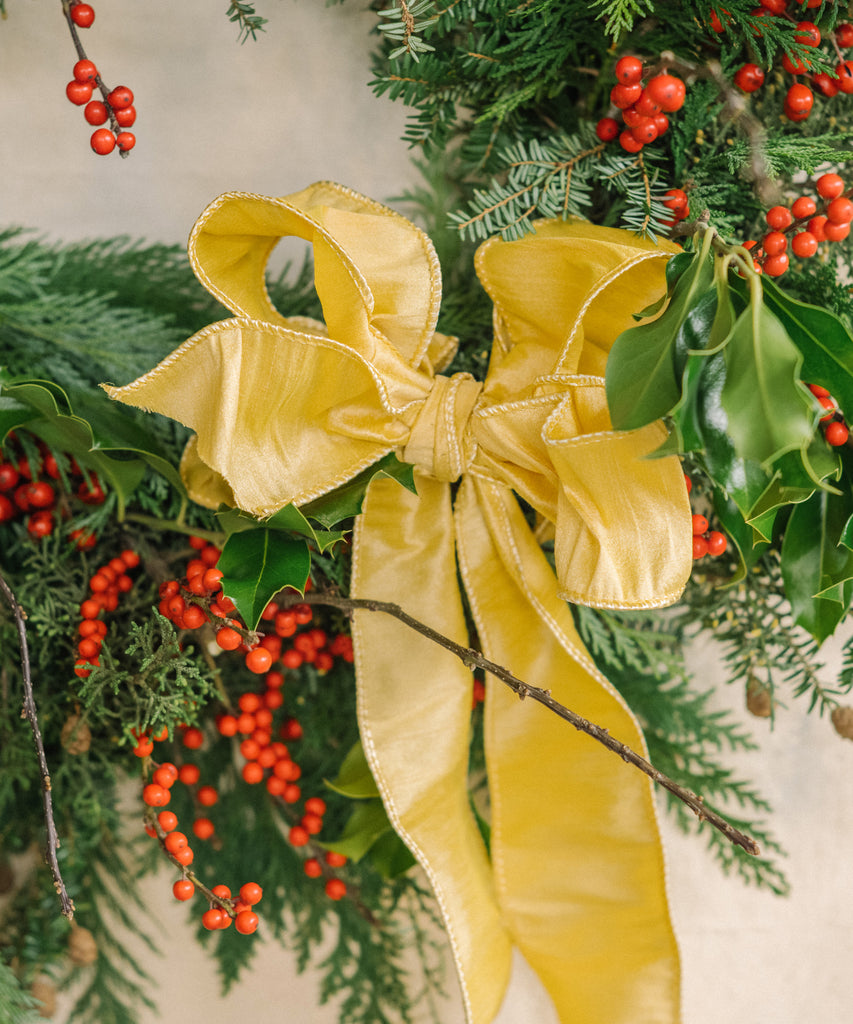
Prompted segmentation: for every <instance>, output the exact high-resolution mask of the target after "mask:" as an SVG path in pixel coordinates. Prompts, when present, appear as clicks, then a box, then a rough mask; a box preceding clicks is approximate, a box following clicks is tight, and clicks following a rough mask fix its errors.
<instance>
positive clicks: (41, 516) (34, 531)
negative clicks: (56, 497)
mask: <svg viewBox="0 0 853 1024" xmlns="http://www.w3.org/2000/svg"><path fill="white" fill-rule="evenodd" d="M27 530H28V532H29V534H30V536H32V537H38V538H41V537H49V536H50V535H51V534H52V533H53V513H51V512H34V513H33V514H32V515H31V516H30V517H29V519H27Z"/></svg>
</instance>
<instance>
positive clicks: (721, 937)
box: [0, 0, 853, 1024]
mask: <svg viewBox="0 0 853 1024" xmlns="http://www.w3.org/2000/svg"><path fill="white" fill-rule="evenodd" d="M94 5H95V8H96V11H97V17H96V21H95V24H94V26H93V27H92V29H90V30H89V31H88V33H87V34H84V39H85V44H86V46H87V49H88V53H89V56H90V57H91V58H92V59H93V60H94V61H95V62H96V63H97V64H98V65H99V67H100V69H101V72H102V74H103V76H104V78H105V79H106V80H107V81H108V82H109V83H110V84H111V85H117V84H120V83H121V84H126V85H129V86H130V87H131V88H132V89H133V91H134V93H135V94H136V107H137V110H138V112H139V117H138V122H137V125H136V126H135V128H134V131H135V132H136V134H137V138H138V144H137V148H136V149H135V150H134V152H133V153H132V155H131V157H130V158H129V159H127V160H120V159H119V158H118V156H117V155H115V154H114V155H112V156H110V157H106V158H104V157H96V156H95V155H94V154H93V153H91V151H90V150H89V147H88V136H89V133H90V131H91V129H90V128H89V127H88V126H87V125H86V124H85V122H84V121H83V117H82V112H81V110H80V109H78V108H74V107H72V106H71V105H70V104H69V103H68V101H67V100H66V98H65V94H64V90H65V84H66V82H67V81H68V80H69V78H70V77H71V67H72V65H73V63H74V60H75V56H74V52H73V49H72V46H71V41H70V38H69V36H68V32H67V30H66V28H65V24H64V19H63V17H62V15H61V10H60V3H59V0H7V8H8V19H7V20H6V21H5V22H0V76H2V89H1V90H0V224H3V225H8V224H23V225H27V226H30V227H33V228H35V229H37V231H38V232H40V233H42V234H44V235H47V236H49V237H52V238H55V239H64V240H68V241H71V240H77V239H81V238H89V237H95V236H115V235H118V234H127V235H131V236H145V237H146V238H148V239H149V240H157V241H166V242H182V241H184V240H185V239H186V237H187V235H188V233H189V231H190V228H191V227H192V224H193V221H194V219H195V218H196V217H197V216H198V214H199V213H200V212H201V211H202V209H203V208H204V207H205V205H206V204H207V203H208V202H209V201H210V200H212V199H213V198H214V197H215V196H216V195H218V194H219V193H220V192H223V191H228V190H240V191H252V192H260V193H265V194H270V195H285V194H287V193H288V192H292V191H295V190H297V189H300V188H302V187H304V186H305V185H306V184H308V183H310V182H312V181H316V180H319V179H324V178H328V179H333V180H337V181H340V182H342V183H343V184H346V185H349V186H350V187H352V188H354V189H356V190H358V191H361V192H364V193H366V194H368V195H371V196H373V197H374V198H376V199H380V200H388V199H389V198H390V197H393V196H394V195H397V194H399V193H400V192H401V191H402V189H403V188H404V186H405V185H406V184H408V183H412V182H414V181H415V180H416V174H415V173H414V172H413V170H412V168H411V164H410V153H409V151H408V150H407V149H406V148H405V146H404V144H403V143H401V142H400V141H399V138H400V135H401V133H402V129H403V124H404V120H405V111H404V110H403V108H402V107H399V106H395V105H392V104H390V103H388V102H385V101H382V100H378V99H376V98H375V97H374V96H373V94H372V92H371V91H370V89H369V88H368V86H367V82H368V80H369V77H370V73H369V63H368V53H369V49H370V38H369V31H370V29H371V27H372V25H373V16H372V15H370V14H369V13H366V12H362V11H361V10H360V8H359V4H358V3H356V2H354V0H351V2H350V3H347V4H346V5H344V6H343V7H338V6H333V7H325V6H323V3H322V2H321V0H259V2H258V5H257V6H258V13H260V14H261V15H263V16H266V17H268V18H269V22H270V23H269V25H268V31H267V32H266V34H263V35H261V36H260V37H259V39H258V41H257V42H255V43H252V42H251V41H250V42H248V43H246V44H245V45H244V46H242V47H241V46H239V45H238V43H237V41H236V31H235V28H234V26H232V25H230V24H229V23H228V21H227V20H226V18H225V15H224V11H225V7H226V4H225V3H224V0H222V2H220V3H216V4H211V3H210V2H208V0H180V2H179V3H175V2H174V0H146V2H145V3H130V2H125V0H95V4H94ZM92 285H93V286H96V282H92ZM692 657H693V660H694V664H695V670H696V680H697V685H698V686H700V687H701V688H708V687H716V688H717V693H716V696H715V701H716V704H717V706H719V707H720V708H733V709H735V711H736V713H737V714H738V716H739V717H741V718H742V720H743V721H745V722H747V723H748V724H749V726H750V727H751V728H752V729H753V731H754V733H755V735H756V737H757V738H758V739H759V740H760V744H761V749H760V751H758V752H756V753H754V754H750V755H744V756H741V757H738V758H736V759H733V760H732V765H733V768H735V770H736V771H738V772H740V773H741V774H742V775H745V776H746V777H747V778H749V779H751V780H753V781H754V782H755V783H756V784H757V786H758V787H759V789H760V790H761V791H762V792H763V793H764V794H765V795H766V796H767V797H768V798H769V799H770V801H771V802H772V804H773V806H774V808H775V814H774V816H773V818H772V830H773V831H774V833H775V835H776V837H777V838H778V839H779V841H780V842H781V843H782V844H783V845H784V846H785V848H786V849H787V850H788V852H789V857H788V859H787V861H786V862H785V868H786V870H787V872H788V874H789V877H790V880H791V882H792V885H793V894H792V895H791V896H790V897H789V898H787V899H784V900H783V899H777V898H775V897H773V896H771V895H769V894H767V893H764V892H757V891H755V890H750V889H747V888H745V887H744V886H743V885H742V884H741V883H740V882H738V881H737V880H735V879H725V878H724V877H722V875H721V874H720V872H719V871H718V869H717V868H716V866H715V865H714V864H713V863H712V862H711V861H710V859H709V858H708V856H707V855H706V853H705V851H704V848H703V847H704V842H703V840H702V839H701V838H699V839H697V838H695V837H693V838H685V837H683V836H681V835H680V834H678V833H676V832H675V831H674V830H673V829H672V827H671V826H670V825H669V824H668V823H667V822H664V834H665V843H666V849H667V853H668V861H669V871H670V884H671V894H672V903H673V914H674V917H675V922H676V927H677V931H678V934H679V937H680V940H681V944H682V951H683V959H684V1011H685V1012H684V1022H685V1024H719V1022H720V1021H721V1020H743V1021H756V1022H771V1021H772V1022H773V1024H811V1022H813V1021H815V1020H822V1021H826V1022H827V1024H835V1022H841V1021H844V1020H849V1019H850V1010H849V972H850V967H849V965H850V953H851V947H853V944H851V939H850V923H849V918H850V915H851V910H853V883H851V855H853V824H851V813H850V809H851V807H853V744H852V743H850V742H848V741H842V740H841V739H839V738H837V737H836V736H835V734H834V732H833V731H832V729H831V726H830V725H829V723H828V721H825V720H820V719H818V718H817V717H815V716H807V715H806V714H805V706H804V705H803V702H797V701H793V700H792V701H790V702H789V707H788V708H787V709H786V710H784V711H782V712H780V714H779V715H778V718H777V722H776V725H775V728H774V729H773V731H772V732H771V731H770V728H769V726H768V724H767V723H766V722H761V721H756V720H754V719H750V718H749V716H748V715H747V714H746V712H745V711H743V709H742V705H743V695H742V693H740V692H738V691H737V690H736V689H735V688H727V687H724V686H723V685H722V684H721V682H720V680H721V674H720V671H719V668H718V659H719V652H718V651H716V650H715V649H714V648H713V646H712V645H711V644H705V645H704V646H703V647H701V648H698V649H696V650H694V651H693V652H692ZM827 662H828V667H827V669H826V672H825V681H826V682H827V683H829V684H831V683H832V681H833V673H834V671H835V670H837V667H838V657H837V655H834V654H832V653H829V654H828V656H827ZM171 880H172V875H171V873H170V872H169V871H166V872H164V874H163V875H162V877H158V878H155V879H150V880H148V881H147V882H146V885H145V890H144V892H145V898H146V901H147V903H148V904H149V906H150V907H151V908H152V910H153V912H154V915H155V917H156V919H157V920H158V922H159V923H160V925H161V926H162V930H161V931H158V932H157V933H156V935H155V936H154V938H155V941H156V942H157V944H158V946H159V947H160V949H161V951H162V952H163V954H164V956H163V959H161V960H153V961H152V962H150V963H149V964H148V966H149V969H150V970H151V971H152V972H153V973H154V974H155V976H156V977H157V978H158V979H159V980H160V983H161V988H160V992H159V995H158V996H157V998H158V1000H159V1002H160V1005H161V1007H162V1008H163V1010H162V1016H161V1017H160V1018H156V1017H153V1016H151V1017H144V1018H143V1020H144V1024H153V1021H155V1020H157V1019H160V1020H163V1021H166V1022H167V1024H177V1022H179V1021H193V1020H198V1019H200V1018H201V1017H203V1018H204V1020H205V1021H206V1022H207V1024H226V1022H229V1024H230V1022H235V1021H238V1020H247V1019H252V1020H254V1021H256V1022H257V1024H272V1022H279V1021H283V1020H287V1021H298V1022H301V1024H332V1022H334V1021H336V1019H337V1016H336V1012H335V1010H334V1008H333V1007H325V1008H319V1007H318V1006H317V1005H316V983H315V979H314V978H312V976H311V975H310V974H308V975H305V976H302V977H301V978H300V977H297V976H296V975H295V974H294V972H293V966H292V963H291V961H290V959H289V958H288V956H287V954H286V953H283V952H282V951H281V950H280V949H279V948H278V947H277V946H274V945H266V946H264V947H263V948H262V949H261V950H260V952H259V955H258V958H257V961H256V963H257V967H256V970H255V971H254V973H253V975H252V976H251V978H247V979H246V981H245V983H243V984H241V985H239V986H238V987H237V988H236V989H235V990H234V991H233V992H232V994H231V995H230V996H229V997H228V998H225V999H222V998H220V997H219V996H218V991H217V984H216V979H215V973H214V970H213V967H212V964H211V963H210V962H208V961H207V960H206V958H205V956H204V954H203V953H202V952H201V951H200V950H199V949H198V948H197V947H196V946H195V944H194V943H193V941H192V939H191V936H190V932H189V930H188V929H187V928H186V926H185V921H186V917H187V910H186V908H185V907H183V906H179V905H177V904H176V903H175V902H174V901H173V900H172V898H171V895H170V884H171ZM523 974H524V972H523V970H521V971H520V977H519V978H518V979H517V980H516V982H515V983H514V985H513V988H512V990H511V994H510V997H509V999H508V1002H507V1004H506V1005H505V1007H504V1010H503V1012H502V1016H501V1024H521V1022H522V1021H523V1022H525V1024H528V1022H535V1024H550V1022H551V1021H552V1020H554V1018H553V1015H552V1011H551V1010H549V1008H548V1007H547V1006H545V1005H544V1004H543V1002H542V999H541V996H540V995H539V994H538V993H537V991H536V986H535V984H534V983H532V982H531V981H530V979H529V978H525V977H523V976H521V975H523ZM63 1005H64V1006H67V1003H65V1004H63ZM55 1019H56V1020H57V1021H63V1020H64V1016H63V1013H62V1011H60V1013H59V1014H58V1015H57V1017H56V1018H55ZM459 1020H461V1016H460V1013H459V1008H458V1006H456V1005H450V1006H448V1009H447V1015H446V1017H445V1018H444V1024H455V1022H456V1021H459ZM595 1024H598V1022H595ZM601 1024H607V1022H601Z"/></svg>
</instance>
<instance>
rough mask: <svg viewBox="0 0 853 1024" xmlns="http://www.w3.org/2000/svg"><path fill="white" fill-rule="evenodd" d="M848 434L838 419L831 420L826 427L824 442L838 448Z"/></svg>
mask: <svg viewBox="0 0 853 1024" xmlns="http://www.w3.org/2000/svg"><path fill="white" fill-rule="evenodd" d="M848 436H849V431H848V430H847V427H846V426H845V425H844V424H843V423H841V422H840V421H839V420H833V421H832V423H830V424H829V426H828V427H827V428H826V434H825V437H826V443H827V444H830V445H832V447H833V448H839V447H840V446H841V445H843V444H846V443H847V438H848Z"/></svg>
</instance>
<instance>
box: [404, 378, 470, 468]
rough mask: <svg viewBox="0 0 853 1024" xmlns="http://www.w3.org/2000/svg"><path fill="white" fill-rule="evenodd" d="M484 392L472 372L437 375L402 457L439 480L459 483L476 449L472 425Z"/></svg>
mask: <svg viewBox="0 0 853 1024" xmlns="http://www.w3.org/2000/svg"><path fill="white" fill-rule="evenodd" d="M482 390H483V385H482V383H481V382H480V381H478V380H474V378H473V377H472V376H471V375H470V374H469V373H455V374H453V376H452V377H444V376H441V375H439V376H437V377H436V378H435V380H434V381H433V386H432V389H431V390H430V393H429V395H428V396H427V397H426V399H425V400H424V402H423V404H422V405H421V406H420V408H419V409H418V412H417V416H416V418H415V420H414V423H412V426H411V433H410V434H409V438H408V440H407V442H406V444H405V445H404V446H403V448H402V449H401V451H400V453H399V454H400V458H401V459H402V460H403V461H404V462H411V463H413V464H414V465H415V466H417V467H418V468H419V469H421V470H422V471H423V472H425V473H428V474H429V475H430V476H432V477H434V478H435V479H436V480H443V481H445V482H446V483H451V482H453V481H454V480H458V479H459V477H460V476H461V475H462V473H464V472H465V470H466V469H467V468H468V467H469V465H470V464H471V461H472V460H473V458H474V455H475V453H476V450H477V445H476V442H475V441H474V438H473V435H472V434H471V431H470V429H469V422H470V419H471V414H472V412H473V411H474V407H475V405H476V403H477V401H478V399H479V397H480V394H481V392H482Z"/></svg>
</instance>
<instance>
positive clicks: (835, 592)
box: [782, 488, 853, 644]
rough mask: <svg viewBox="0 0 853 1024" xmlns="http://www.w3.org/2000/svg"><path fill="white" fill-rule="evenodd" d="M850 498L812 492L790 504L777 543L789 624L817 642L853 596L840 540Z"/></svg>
mask: <svg viewBox="0 0 853 1024" xmlns="http://www.w3.org/2000/svg"><path fill="white" fill-rule="evenodd" d="M852 515H853V494H851V492H850V490H849V489H848V488H845V490H844V491H843V492H842V493H840V494H830V493H828V492H827V491H816V492H815V493H814V494H813V495H812V496H811V498H809V499H808V500H807V501H804V502H801V503H800V504H799V505H796V506H795V507H794V509H793V511H792V512H791V517H790V519H789V521H788V525H787V527H786V529H785V537H784V540H783V542H782V578H783V580H784V582H785V593H786V594H787V597H788V600H789V601H790V602H791V612H792V615H793V617H794V621H795V622H796V623H797V624H798V625H800V626H802V627H803V629H806V630H808V632H809V633H811V635H812V636H813V637H814V639H815V640H816V641H817V643H819V644H820V643H823V641H824V640H826V638H827V637H828V636H830V635H831V634H832V633H833V632H834V631H835V628H836V626H837V625H838V624H839V622H840V621H841V620H842V619H843V618H844V616H845V615H846V613H847V609H848V607H849V604H850V598H851V595H853V551H851V550H850V549H849V548H848V547H846V546H845V545H844V543H843V542H842V537H843V534H844V531H845V528H846V527H847V524H848V523H849V521H850V518H851V516H852Z"/></svg>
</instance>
